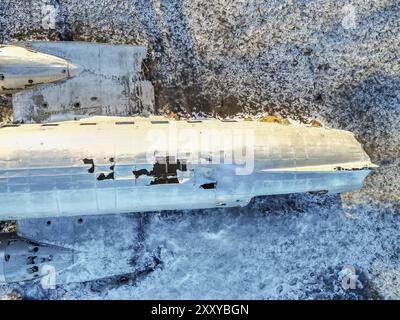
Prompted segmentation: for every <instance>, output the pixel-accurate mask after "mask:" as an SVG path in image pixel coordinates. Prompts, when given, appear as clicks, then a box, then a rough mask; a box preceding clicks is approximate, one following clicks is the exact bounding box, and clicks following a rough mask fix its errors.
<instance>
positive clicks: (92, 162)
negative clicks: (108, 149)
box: [82, 158, 95, 173]
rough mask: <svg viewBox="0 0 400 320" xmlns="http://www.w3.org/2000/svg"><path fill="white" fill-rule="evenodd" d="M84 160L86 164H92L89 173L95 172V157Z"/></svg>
mask: <svg viewBox="0 0 400 320" xmlns="http://www.w3.org/2000/svg"><path fill="white" fill-rule="evenodd" d="M82 161H83V163H84V164H90V165H91V167H90V168H89V169H88V172H89V173H93V172H94V168H95V165H94V161H93V159H87V158H85V159H83V160H82Z"/></svg>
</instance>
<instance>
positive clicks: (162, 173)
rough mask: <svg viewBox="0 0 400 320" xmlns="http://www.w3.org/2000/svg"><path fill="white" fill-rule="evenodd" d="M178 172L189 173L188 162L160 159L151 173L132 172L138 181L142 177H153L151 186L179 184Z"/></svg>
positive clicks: (170, 158)
mask: <svg viewBox="0 0 400 320" xmlns="http://www.w3.org/2000/svg"><path fill="white" fill-rule="evenodd" d="M178 170H179V171H182V172H185V171H187V164H186V160H180V159H178V160H177V161H175V157H158V158H157V160H156V163H155V164H154V166H153V169H152V170H151V171H150V172H149V171H148V170H147V169H139V170H134V171H132V173H133V174H134V176H135V178H136V179H138V178H139V177H140V176H142V175H146V176H153V177H154V180H153V181H151V182H150V185H156V184H169V183H179V180H178V172H177V171H178Z"/></svg>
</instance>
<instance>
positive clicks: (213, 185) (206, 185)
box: [200, 182, 217, 189]
mask: <svg viewBox="0 0 400 320" xmlns="http://www.w3.org/2000/svg"><path fill="white" fill-rule="evenodd" d="M216 187H217V183H216V182H211V183H204V184H202V185H201V186H200V188H203V189H215V188H216Z"/></svg>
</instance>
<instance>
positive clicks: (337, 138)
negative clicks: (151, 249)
mask: <svg viewBox="0 0 400 320" xmlns="http://www.w3.org/2000/svg"><path fill="white" fill-rule="evenodd" d="M372 167H374V165H373V164H372V163H371V161H370V159H369V157H368V155H367V154H366V153H365V152H364V151H363V149H362V147H361V145H360V144H359V143H358V142H357V140H356V139H355V138H354V136H353V134H351V133H350V132H346V131H341V130H334V129H324V128H312V127H305V126H301V125H288V126H286V125H280V124H275V123H263V122H256V121H220V120H215V119H214V120H202V121H185V120H181V121H168V120H166V119H159V118H153V119H148V118H139V117H136V118H119V117H93V118H88V119H83V120H80V121H67V122H61V123H55V124H44V125H42V124H27V125H20V126H11V127H2V128H0V203H1V205H0V218H1V219H19V218H24V217H45V216H68V215H83V214H85V215H87V214H103V213H128V212H141V211H153V210H169V209H197V208H212V207H218V206H243V205H245V204H247V203H248V202H249V201H250V200H251V198H253V197H255V196H259V195H270V194H287V193H297V192H313V191H315V192H318V191H327V192H344V191H351V190H354V189H357V188H360V187H361V186H362V182H363V180H364V178H365V177H366V176H367V175H368V173H369V172H370V170H369V168H372Z"/></svg>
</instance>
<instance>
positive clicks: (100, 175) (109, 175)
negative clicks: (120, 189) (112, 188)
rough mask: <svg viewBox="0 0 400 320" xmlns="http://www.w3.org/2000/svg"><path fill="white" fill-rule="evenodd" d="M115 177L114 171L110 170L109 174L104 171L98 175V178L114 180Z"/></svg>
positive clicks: (100, 179)
mask: <svg viewBox="0 0 400 320" xmlns="http://www.w3.org/2000/svg"><path fill="white" fill-rule="evenodd" d="M113 179H114V172H110V173H109V174H107V175H105V174H104V173H100V174H99V175H98V177H97V180H99V181H102V180H113Z"/></svg>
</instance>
